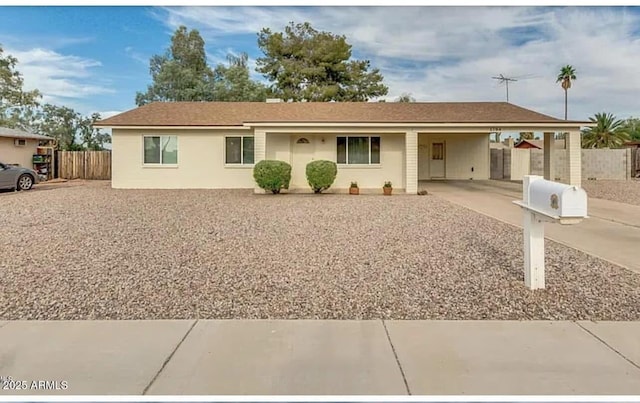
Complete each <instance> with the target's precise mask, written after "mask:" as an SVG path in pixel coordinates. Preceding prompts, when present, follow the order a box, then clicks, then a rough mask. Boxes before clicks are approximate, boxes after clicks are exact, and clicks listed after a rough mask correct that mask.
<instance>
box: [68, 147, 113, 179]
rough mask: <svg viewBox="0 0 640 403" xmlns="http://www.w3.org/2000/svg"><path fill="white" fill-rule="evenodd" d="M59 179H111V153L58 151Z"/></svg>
mask: <svg viewBox="0 0 640 403" xmlns="http://www.w3.org/2000/svg"><path fill="white" fill-rule="evenodd" d="M56 162H57V166H58V177H59V178H64V179H103V180H108V179H111V151H58V155H57V161H56Z"/></svg>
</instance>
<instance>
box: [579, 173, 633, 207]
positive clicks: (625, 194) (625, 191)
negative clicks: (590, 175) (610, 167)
mask: <svg viewBox="0 0 640 403" xmlns="http://www.w3.org/2000/svg"><path fill="white" fill-rule="evenodd" d="M582 187H583V188H584V190H585V191H586V192H587V194H588V195H589V197H596V198H598V199H606V200H613V201H617V202H620V203H628V204H635V205H636V206H640V179H631V180H628V181H614V180H596V181H588V180H587V181H582Z"/></svg>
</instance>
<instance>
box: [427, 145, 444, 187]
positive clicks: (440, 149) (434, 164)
mask: <svg viewBox="0 0 640 403" xmlns="http://www.w3.org/2000/svg"><path fill="white" fill-rule="evenodd" d="M444 159H445V151H444V142H443V141H437V142H435V141H434V142H432V143H431V159H430V162H429V172H430V174H431V175H430V176H431V177H432V178H444Z"/></svg>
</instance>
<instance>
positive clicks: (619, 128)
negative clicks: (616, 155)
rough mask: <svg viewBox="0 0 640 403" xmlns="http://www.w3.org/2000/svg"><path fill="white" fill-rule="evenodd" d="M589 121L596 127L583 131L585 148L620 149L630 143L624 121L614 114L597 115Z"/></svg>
mask: <svg viewBox="0 0 640 403" xmlns="http://www.w3.org/2000/svg"><path fill="white" fill-rule="evenodd" d="M589 120H591V121H592V122H593V123H595V124H596V125H595V126H594V127H588V128H586V129H583V130H582V147H583V148H618V147H620V146H622V144H623V143H624V142H625V141H629V134H628V133H627V131H626V130H625V127H624V123H623V121H622V120H619V119H616V117H615V116H614V115H613V114H611V113H604V112H601V113H596V114H595V115H594V116H592V117H590V118H589Z"/></svg>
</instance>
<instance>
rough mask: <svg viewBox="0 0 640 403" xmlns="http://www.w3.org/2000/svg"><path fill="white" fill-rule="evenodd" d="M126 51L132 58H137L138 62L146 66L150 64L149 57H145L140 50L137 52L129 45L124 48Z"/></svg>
mask: <svg viewBox="0 0 640 403" xmlns="http://www.w3.org/2000/svg"><path fill="white" fill-rule="evenodd" d="M124 53H126V55H127V56H129V57H130V58H131V59H133V60H135V61H136V62H138V63H142V64H144V65H145V66H148V65H149V58H148V57H144V56H143V55H142V54H141V53H140V52H137V51H136V50H135V49H134V48H133V47H132V46H127V47H125V48H124Z"/></svg>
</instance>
